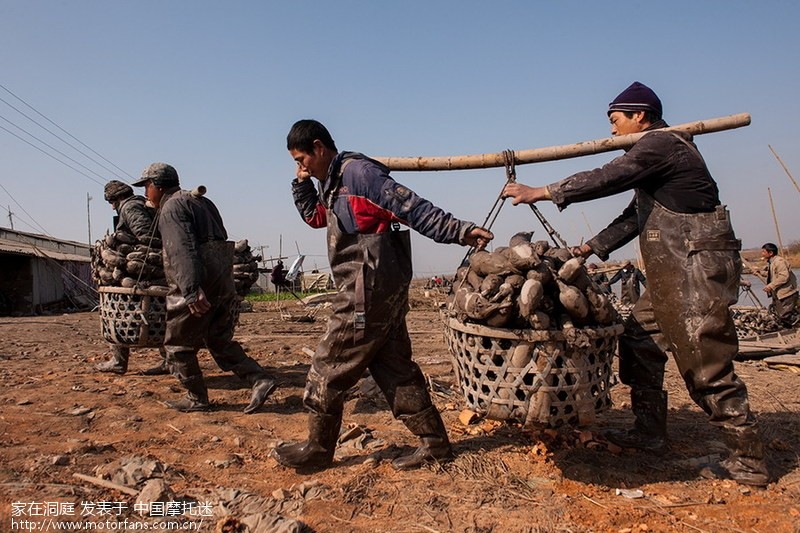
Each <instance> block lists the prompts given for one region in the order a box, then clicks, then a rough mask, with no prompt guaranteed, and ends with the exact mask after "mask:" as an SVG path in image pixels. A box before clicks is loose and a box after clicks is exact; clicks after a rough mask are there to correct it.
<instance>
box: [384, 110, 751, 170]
mask: <svg viewBox="0 0 800 533" xmlns="http://www.w3.org/2000/svg"><path fill="white" fill-rule="evenodd" d="M749 124H750V114H749V113H739V114H738V115H729V116H727V117H721V118H713V119H708V120H698V121H696V122H687V123H686V124H679V125H677V126H671V127H669V128H664V130H665V131H684V132H687V133H690V134H692V135H701V134H704V133H713V132H716V131H724V130H731V129H734V128H741V127H742V126H747V125H749ZM644 134H645V133H632V134H630V135H620V136H618V137H607V138H605V139H597V140H594V141H585V142H579V143H575V144H566V145H562V146H550V147H547V148H534V149H531V150H517V151H514V162H515V164H517V165H525V164H528V163H541V162H544V161H555V160H558V159H571V158H574V157H581V156H585V155H593V154H600V153H603V152H611V151H613V150H623V149H625V148H630V147H631V146H633V145H634V144H635V143H636V141H638V140H639V139H640V138H641V137H642V136H643V135H644ZM374 159H377V160H378V161H380V162H381V163H383V164H384V165H386V166H387V167H389V169H390V170H400V171H405V170H417V171H433V170H467V169H475V168H496V167H504V166H505V164H506V162H505V157H504V155H503V152H498V153H493V154H475V155H460V156H450V157H375V158H374Z"/></svg>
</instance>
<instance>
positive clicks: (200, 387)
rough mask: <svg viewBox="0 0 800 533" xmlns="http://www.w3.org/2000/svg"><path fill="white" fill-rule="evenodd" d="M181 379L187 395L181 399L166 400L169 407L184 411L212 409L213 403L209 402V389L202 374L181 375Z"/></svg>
mask: <svg viewBox="0 0 800 533" xmlns="http://www.w3.org/2000/svg"><path fill="white" fill-rule="evenodd" d="M180 380H181V384H182V385H183V386H184V387H186V397H185V398H183V399H181V400H176V401H167V402H164V403H166V404H167V406H168V407H170V408H172V409H175V410H177V411H181V412H183V413H192V412H195V411H208V410H209V409H211V405H210V404H209V403H208V389H206V384H205V382H204V381H203V376H202V375H198V376H191V377H188V378H183V377H181V378H180Z"/></svg>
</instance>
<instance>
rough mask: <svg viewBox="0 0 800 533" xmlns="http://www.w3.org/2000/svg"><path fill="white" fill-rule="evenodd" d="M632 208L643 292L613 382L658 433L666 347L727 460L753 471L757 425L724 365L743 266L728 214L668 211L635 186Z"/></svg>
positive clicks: (730, 355) (758, 465)
mask: <svg viewBox="0 0 800 533" xmlns="http://www.w3.org/2000/svg"><path fill="white" fill-rule="evenodd" d="M637 204H638V214H639V227H640V228H641V233H640V236H639V245H640V249H641V252H642V257H643V260H644V264H645V268H646V271H647V289H646V290H645V291H644V293H643V294H642V297H641V298H640V299H639V301H638V302H637V303H636V305H635V306H634V308H633V312H632V314H631V316H630V317H629V319H628V321H627V323H626V325H625V332H624V333H623V335H622V337H621V338H620V342H619V354H620V378H621V380H622V382H623V383H625V384H627V385H630V386H631V399H632V408H633V411H634V414H635V415H636V417H637V426H638V427H640V428H641V429H643V430H645V431H647V430H652V429H653V428H654V427H655V428H660V431H664V432H665V431H666V430H665V427H666V407H667V405H666V404H667V398H666V391H664V390H663V383H664V366H665V364H666V362H667V353H666V352H670V353H672V355H673V357H674V358H675V362H676V364H677V366H678V370H679V372H680V374H681V376H682V377H683V380H684V382H685V383H686V387H687V389H688V391H689V394H690V396H691V397H692V399H693V400H694V401H695V403H696V404H697V405H698V406H700V407H701V408H702V409H703V411H705V412H706V413H707V414H708V415H709V416H710V422H711V423H712V424H714V425H717V426H720V427H722V429H723V431H724V433H725V437H726V442H727V444H728V446H729V448H730V449H731V451H732V456H733V457H734V458H736V459H738V460H739V461H740V462H742V463H744V464H745V465H746V467H745V468H746V469H752V470H754V471H760V470H761V469H762V468H765V467H764V465H763V449H762V444H761V440H760V438H759V436H758V431H757V423H756V420H755V417H754V416H753V414H752V413H751V412H750V407H749V403H748V397H747V389H746V387H745V384H744V382H743V381H742V380H741V379H739V377H738V376H737V375H736V373H735V372H734V367H733V360H734V357H735V356H736V354H737V352H738V340H737V336H736V328H735V326H734V323H733V319H732V317H731V314H730V310H729V307H730V306H731V305H733V304H735V303H736V301H737V290H738V283H739V278H740V274H741V270H742V264H741V259H740V257H739V249H740V248H741V242H740V241H739V240H738V239H736V236H735V234H734V232H733V228H732V226H731V222H730V215H729V213H728V210H727V209H726V208H725V207H724V206H717V207H716V209H715V210H714V211H713V212H710V213H694V214H683V213H676V212H673V211H670V210H668V209H667V208H665V207H664V206H662V205H660V204H659V203H658V202H656V201H655V200H654V199H653V198H652V196H650V195H649V194H647V193H645V192H643V191H641V190H639V191H637Z"/></svg>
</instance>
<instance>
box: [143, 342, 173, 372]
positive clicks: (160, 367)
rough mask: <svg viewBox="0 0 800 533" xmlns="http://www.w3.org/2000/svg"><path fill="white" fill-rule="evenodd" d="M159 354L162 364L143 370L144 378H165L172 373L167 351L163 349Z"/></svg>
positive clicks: (160, 349)
mask: <svg viewBox="0 0 800 533" xmlns="http://www.w3.org/2000/svg"><path fill="white" fill-rule="evenodd" d="M158 352H159V353H160V354H161V364H160V365H157V366H153V367H150V368H148V369H147V370H142V372H141V374H142V375H143V376H165V375H167V374H169V373H170V369H169V363H167V351H166V350H165V349H164V348H163V347H161V348H159V350H158Z"/></svg>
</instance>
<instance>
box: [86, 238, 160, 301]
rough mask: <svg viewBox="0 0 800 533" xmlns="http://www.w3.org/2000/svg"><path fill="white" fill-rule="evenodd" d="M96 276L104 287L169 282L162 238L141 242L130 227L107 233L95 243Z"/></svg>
mask: <svg viewBox="0 0 800 533" xmlns="http://www.w3.org/2000/svg"><path fill="white" fill-rule="evenodd" d="M91 264H92V276H93V278H94V280H95V282H96V283H97V284H98V285H100V286H103V287H126V288H132V287H140V288H149V287H156V286H166V284H167V282H166V280H165V276H164V267H163V265H162V258H161V240H160V239H156V238H151V239H148V242H146V243H145V242H140V241H139V240H138V239H137V238H136V236H135V235H133V234H132V233H128V232H126V231H121V230H118V231H115V232H113V233H108V234H106V235H105V236H104V237H103V238H102V239H99V240H98V241H97V242H95V244H94V246H93V247H92V263H91Z"/></svg>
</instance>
